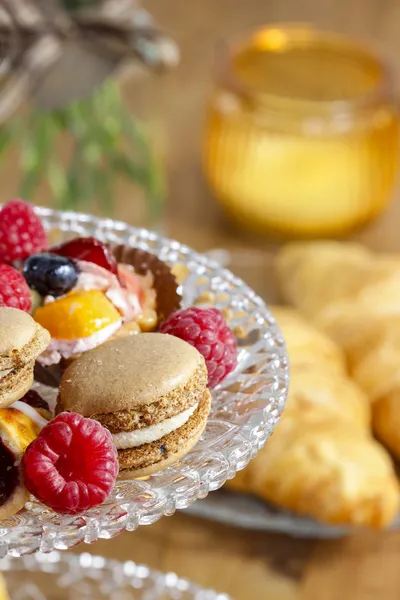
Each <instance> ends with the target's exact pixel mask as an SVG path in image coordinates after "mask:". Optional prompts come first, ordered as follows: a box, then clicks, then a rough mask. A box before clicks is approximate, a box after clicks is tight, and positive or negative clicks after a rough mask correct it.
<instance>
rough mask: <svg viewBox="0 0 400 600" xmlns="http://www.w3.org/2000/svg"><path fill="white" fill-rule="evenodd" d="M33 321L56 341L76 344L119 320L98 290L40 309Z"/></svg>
mask: <svg viewBox="0 0 400 600" xmlns="http://www.w3.org/2000/svg"><path fill="white" fill-rule="evenodd" d="M34 319H35V321H37V323H39V324H40V325H42V327H44V328H45V329H47V330H48V331H49V332H50V335H51V337H53V338H55V339H57V340H75V339H77V338H85V337H89V336H90V335H93V334H94V333H96V332H97V331H100V330H101V329H104V328H105V327H107V326H108V325H112V324H113V323H117V322H118V321H120V320H121V315H120V313H119V312H118V311H117V309H116V308H115V306H114V305H113V304H112V303H111V302H110V301H109V300H108V298H107V297H106V296H105V294H103V292H101V291H99V290H90V291H82V292H71V293H70V294H67V295H66V296H63V298H60V299H59V300H55V301H54V302H51V303H50V304H46V305H45V306H41V307H39V308H38V309H37V310H36V311H35V314H34Z"/></svg>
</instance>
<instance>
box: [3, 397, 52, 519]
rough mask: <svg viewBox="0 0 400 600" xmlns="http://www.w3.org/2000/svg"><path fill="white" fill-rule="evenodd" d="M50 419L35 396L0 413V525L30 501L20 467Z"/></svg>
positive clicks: (41, 402) (39, 399) (20, 401)
mask: <svg viewBox="0 0 400 600" xmlns="http://www.w3.org/2000/svg"><path fill="white" fill-rule="evenodd" d="M50 417H51V413H50V411H49V409H48V406H47V404H46V403H44V401H43V400H42V399H41V398H40V397H39V396H38V395H37V394H36V393H35V392H28V394H27V395H26V396H25V397H24V398H23V399H22V400H18V401H17V402H15V403H14V404H13V405H12V406H11V407H9V408H2V409H0V521H1V520H2V519H5V518H7V517H9V516H11V515H13V514H15V513H17V512H18V511H19V510H21V508H23V507H24V505H25V504H26V502H27V501H28V500H29V492H28V491H27V489H26V488H25V486H24V484H23V481H22V478H21V472H20V467H19V464H20V461H21V458H22V456H23V454H24V452H25V449H26V448H27V446H28V445H29V444H30V443H31V442H32V441H33V440H34V439H36V437H37V436H38V434H39V432H40V430H41V428H42V427H43V426H44V425H46V424H47V421H48V420H49V419H50Z"/></svg>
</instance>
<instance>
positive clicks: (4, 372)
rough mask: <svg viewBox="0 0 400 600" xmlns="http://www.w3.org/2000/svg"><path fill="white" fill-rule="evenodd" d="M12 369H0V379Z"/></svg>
mask: <svg viewBox="0 0 400 600" xmlns="http://www.w3.org/2000/svg"><path fill="white" fill-rule="evenodd" d="M11 371H12V369H6V370H5V371H0V379H3V377H7V375H8V374H9V373H11Z"/></svg>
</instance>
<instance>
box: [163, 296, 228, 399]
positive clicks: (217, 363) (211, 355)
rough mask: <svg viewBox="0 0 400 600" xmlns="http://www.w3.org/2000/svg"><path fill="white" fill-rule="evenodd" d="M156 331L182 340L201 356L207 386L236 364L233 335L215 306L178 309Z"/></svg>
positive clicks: (216, 381)
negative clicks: (204, 365) (205, 369)
mask: <svg viewBox="0 0 400 600" xmlns="http://www.w3.org/2000/svg"><path fill="white" fill-rule="evenodd" d="M160 332H161V333H169V334H170V335H175V336H176V337H179V338H181V339H182V340H185V341H186V342H188V343H189V344H191V345H192V346H194V347H195V348H196V349H197V350H198V351H199V352H200V354H202V355H203V356H204V358H205V361H206V365H207V370H208V386H209V387H210V388H213V387H215V386H216V385H218V384H219V383H221V381H223V380H224V379H225V377H226V376H227V375H228V374H229V373H230V372H231V371H233V369H234V368H235V367H236V363H237V356H236V353H237V343H236V338H235V336H234V335H233V333H232V331H231V330H230V329H229V327H228V325H227V323H226V321H225V319H224V317H223V315H222V313H221V311H219V310H218V309H216V308H196V307H192V308H185V309H183V310H178V311H177V312H175V313H173V314H172V315H171V316H170V317H169V318H168V319H167V320H166V321H165V322H164V323H163V324H162V325H161V327H160Z"/></svg>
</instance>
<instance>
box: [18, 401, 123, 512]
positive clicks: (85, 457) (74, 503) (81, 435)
mask: <svg viewBox="0 0 400 600" xmlns="http://www.w3.org/2000/svg"><path fill="white" fill-rule="evenodd" d="M118 468H119V467H118V456H117V451H116V449H115V446H114V444H113V441H112V436H111V433H110V432H109V431H108V430H107V429H105V428H104V427H103V426H102V425H101V424H100V423H98V422H97V421H94V420H93V419H86V418H85V417H82V416H81V415H78V414H76V413H68V412H63V413H61V414H59V415H58V416H57V417H56V418H55V419H53V420H52V421H50V423H49V424H48V425H46V427H44V428H43V429H42V431H41V433H40V434H39V436H38V437H37V438H36V440H34V441H33V442H32V443H31V444H30V445H29V446H28V448H27V450H26V452H25V454H24V457H23V459H22V463H21V469H22V475H23V478H24V483H25V486H26V487H27V489H28V490H29V492H30V493H31V494H33V495H34V496H36V498H38V499H39V500H40V501H41V502H43V504H46V505H47V506H49V507H50V508H52V509H53V510H55V511H56V512H58V513H62V514H69V515H76V514H79V513H81V512H83V511H84V510H87V509H89V508H92V507H93V506H97V505H98V504H101V503H102V502H103V501H104V500H105V499H106V498H107V497H108V496H109V494H110V492H111V490H112V489H113V487H114V484H115V481H116V478H117V475H118Z"/></svg>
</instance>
